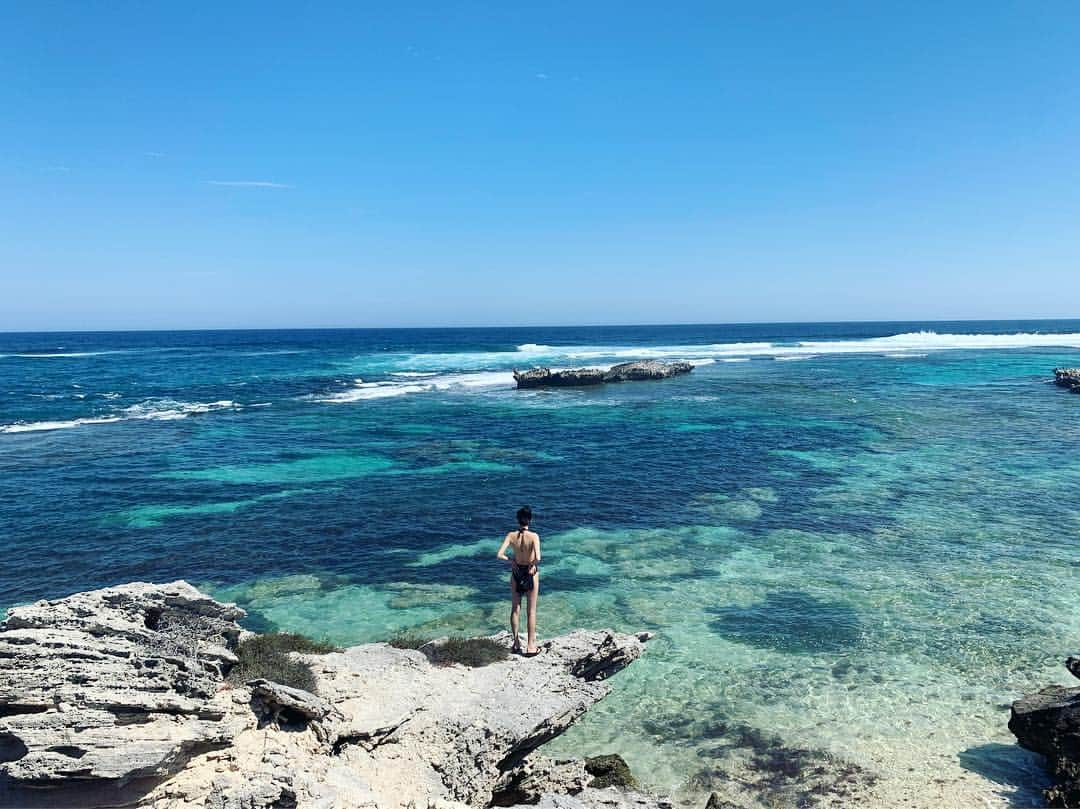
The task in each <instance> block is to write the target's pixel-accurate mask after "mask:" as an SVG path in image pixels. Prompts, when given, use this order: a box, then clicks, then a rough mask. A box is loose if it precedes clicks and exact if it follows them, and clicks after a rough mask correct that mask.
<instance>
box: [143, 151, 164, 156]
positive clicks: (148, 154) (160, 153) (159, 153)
mask: <svg viewBox="0 0 1080 809" xmlns="http://www.w3.org/2000/svg"><path fill="white" fill-rule="evenodd" d="M143 155H145V156H146V157H164V156H165V153H164V152H143Z"/></svg>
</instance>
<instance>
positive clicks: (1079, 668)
mask: <svg viewBox="0 0 1080 809" xmlns="http://www.w3.org/2000/svg"><path fill="white" fill-rule="evenodd" d="M1065 668H1067V669H1068V670H1069V674H1071V675H1072V676H1073V677H1076V678H1078V679H1080V657H1070V658H1069V659H1068V660H1066V661H1065Z"/></svg>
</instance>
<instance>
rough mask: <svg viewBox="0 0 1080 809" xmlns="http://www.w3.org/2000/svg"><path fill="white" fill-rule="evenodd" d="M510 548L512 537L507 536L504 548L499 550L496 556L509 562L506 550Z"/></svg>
mask: <svg viewBox="0 0 1080 809" xmlns="http://www.w3.org/2000/svg"><path fill="white" fill-rule="evenodd" d="M509 547H510V535H509V534H507V535H506V539H504V540H503V544H502V546H501V547H500V548H499V552H498V554H496V555H497V556H498V557H499V558H500V559H502V560H503V561H504V562H509V561H510V557H509V556H507V555H506V549H507V548H509Z"/></svg>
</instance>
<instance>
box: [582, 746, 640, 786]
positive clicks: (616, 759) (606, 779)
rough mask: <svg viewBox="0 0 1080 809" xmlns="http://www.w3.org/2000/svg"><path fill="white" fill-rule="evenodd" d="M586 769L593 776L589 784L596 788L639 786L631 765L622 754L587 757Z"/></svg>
mask: <svg viewBox="0 0 1080 809" xmlns="http://www.w3.org/2000/svg"><path fill="white" fill-rule="evenodd" d="M585 770H586V772H588V773H589V775H591V776H592V777H593V779H592V781H590V782H589V786H591V787H593V788H595V789H603V788H604V787H627V788H633V787H636V786H637V781H636V780H634V775H633V773H631V772H630V765H629V764H627V763H626V761H625V760H624V759H623V757H622V756H620V755H617V754H610V755H606V756H593V757H592V758H587V759H585Z"/></svg>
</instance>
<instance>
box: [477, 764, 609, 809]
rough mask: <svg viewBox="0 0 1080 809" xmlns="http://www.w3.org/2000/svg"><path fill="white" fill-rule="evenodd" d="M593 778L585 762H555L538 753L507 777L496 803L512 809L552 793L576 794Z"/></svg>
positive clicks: (495, 794)
mask: <svg viewBox="0 0 1080 809" xmlns="http://www.w3.org/2000/svg"><path fill="white" fill-rule="evenodd" d="M591 779H592V776H591V775H589V773H588V772H587V771H586V770H585V762H584V761H583V760H582V759H579V758H572V759H553V758H548V757H547V756H543V755H539V754H535V753H534V754H533V755H531V756H529V757H528V758H526V759H525V761H524V762H522V764H521V765H520V766H518V767H517V768H515V769H513V770H511V771H510V772H508V773H506V774H505V775H504V776H503V778H502V779H501V780H500V781H499V783H498V784H497V785H496V787H495V792H494V796H493V803H494V804H495V805H498V806H509V805H511V804H518V803H536V802H537V801H539V800H540V799H541V798H542V797H543V796H544V795H549V794H553V795H576V794H578V793H579V792H581V791H582V790H583V789H585V787H586V786H588V784H589V781H590V780H591Z"/></svg>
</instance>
